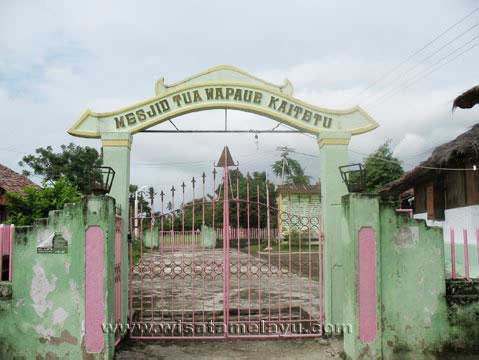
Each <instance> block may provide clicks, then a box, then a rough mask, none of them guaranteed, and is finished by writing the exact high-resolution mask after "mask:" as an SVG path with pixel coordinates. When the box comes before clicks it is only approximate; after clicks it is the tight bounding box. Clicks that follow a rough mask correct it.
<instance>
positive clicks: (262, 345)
mask: <svg viewBox="0 0 479 360" xmlns="http://www.w3.org/2000/svg"><path fill="white" fill-rule="evenodd" d="M341 352H342V341H341V340H340V339H331V340H328V341H326V340H322V339H307V340H306V339H304V340H298V339H295V340H292V339H289V340H267V341H257V340H254V341H248V340H236V341H233V340H228V341H189V342H186V341H182V342H148V343H146V342H131V343H126V344H123V345H122V346H121V347H120V349H119V351H118V352H117V355H116V359H118V360H127V359H128V360H129V359H140V360H142V359H162V360H178V359H185V360H193V359H195V360H203V359H204V360H223V359H224V360H227V359H228V360H229V359H232V360H243V359H244V360H246V359H279V360H282V359H298V360H299V359H301V360H313V359H314V360H326V359H340V354H341Z"/></svg>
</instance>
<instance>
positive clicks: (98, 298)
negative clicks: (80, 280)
mask: <svg viewBox="0 0 479 360" xmlns="http://www.w3.org/2000/svg"><path fill="white" fill-rule="evenodd" d="M104 239H105V237H104V234H103V230H102V229H101V228H100V227H99V226H91V227H89V228H88V230H87V231H86V240H85V247H86V252H85V265H86V266H85V268H86V269H85V271H86V279H85V280H86V284H85V348H86V351H87V352H88V353H100V352H101V351H102V350H103V348H104V334H103V329H102V325H103V324H104V323H105V298H104V284H103V279H104V277H105V271H104V261H103V259H104Z"/></svg>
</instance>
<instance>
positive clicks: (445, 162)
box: [380, 124, 479, 195]
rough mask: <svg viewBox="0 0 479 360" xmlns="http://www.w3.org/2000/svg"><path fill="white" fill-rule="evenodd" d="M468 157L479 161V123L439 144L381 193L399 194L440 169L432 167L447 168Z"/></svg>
mask: <svg viewBox="0 0 479 360" xmlns="http://www.w3.org/2000/svg"><path fill="white" fill-rule="evenodd" d="M466 157H467V158H468V159H470V160H472V161H473V162H474V161H479V124H476V125H474V126H473V127H472V128H471V129H470V130H468V131H466V132H465V133H463V134H461V135H459V136H458V137H457V138H455V139H454V140H452V141H449V142H448V143H445V144H442V145H440V146H438V147H437V148H436V149H434V151H433V152H432V154H431V156H430V157H429V158H428V159H427V160H425V161H423V162H422V163H421V164H419V165H418V166H416V167H415V168H414V169H413V170H411V171H409V172H407V173H405V174H404V175H403V176H402V177H401V178H399V179H398V180H395V181H392V182H390V183H388V184H386V185H385V186H384V187H383V188H382V189H381V190H380V193H381V194H383V195H394V194H399V193H401V192H403V191H405V190H407V189H409V188H411V187H412V186H413V184H414V183H416V182H417V181H418V180H419V179H421V178H423V177H427V176H430V175H431V173H436V172H437V171H440V170H437V169H430V168H446V167H448V166H449V165H450V164H454V163H455V162H461V161H462V160H464V159H465V158H466ZM455 167H457V166H455Z"/></svg>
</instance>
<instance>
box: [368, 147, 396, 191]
mask: <svg viewBox="0 0 479 360" xmlns="http://www.w3.org/2000/svg"><path fill="white" fill-rule="evenodd" d="M390 145H391V141H390V140H388V141H386V142H385V143H384V144H382V145H381V146H380V147H379V148H378V149H377V150H376V151H374V152H373V153H371V154H370V155H369V156H368V157H367V158H366V160H365V161H364V168H365V170H366V190H367V191H368V192H377V191H378V190H379V189H381V188H382V187H383V186H384V185H385V184H387V183H389V182H391V181H393V180H396V179H398V178H399V177H400V176H401V175H402V174H404V170H403V168H402V165H401V162H400V161H399V160H398V159H397V158H395V157H394V156H393V152H392V150H391V148H390Z"/></svg>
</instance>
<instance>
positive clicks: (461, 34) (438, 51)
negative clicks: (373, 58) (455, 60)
mask: <svg viewBox="0 0 479 360" xmlns="http://www.w3.org/2000/svg"><path fill="white" fill-rule="evenodd" d="M478 26H479V23H478V24H474V25H472V26H471V27H469V28H468V29H466V30H465V31H463V32H462V33H460V34H459V35H457V36H455V37H454V38H453V39H451V40H449V41H448V42H447V43H445V44H444V45H442V46H441V47H440V48H439V49H436V50H435V51H433V52H432V53H430V54H429V55H428V56H426V57H425V58H423V59H422V60H420V61H419V62H417V63H415V64H413V65H412V66H410V67H409V68H408V69H406V71H404V72H402V73H400V74H399V75H397V76H396V77H394V78H393V79H392V80H391V82H390V83H391V84H393V83H394V82H395V81H396V80H398V79H401V78H402V77H404V76H405V75H407V74H409V73H411V72H412V71H413V70H415V69H416V68H417V67H418V66H420V65H421V64H424V63H425V62H426V61H427V60H429V59H430V58H432V57H433V56H434V55H436V54H438V53H440V52H441V51H442V50H443V49H445V48H446V47H448V46H449V45H451V44H452V43H454V42H455V41H456V40H458V39H459V38H461V37H463V36H464V35H466V34H467V33H469V32H470V31H472V30H473V29H475V28H477V27H478ZM476 38H477V37H476ZM476 38H473V40H474V39H476ZM466 44H467V43H466ZM392 88H394V85H393V86H390V87H389V90H391V89H392ZM385 89H387V87H386V88H385ZM379 95H381V94H379ZM371 96H373V94H369V95H367V96H366V97H365V98H364V99H363V101H364V100H366V99H368V98H370V97H371ZM376 97H377V94H376ZM373 101H374V100H373Z"/></svg>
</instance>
